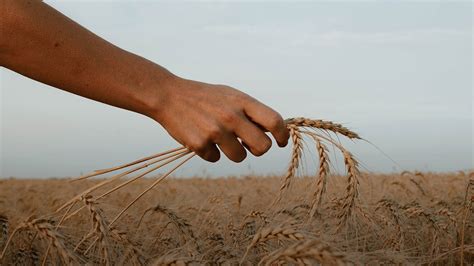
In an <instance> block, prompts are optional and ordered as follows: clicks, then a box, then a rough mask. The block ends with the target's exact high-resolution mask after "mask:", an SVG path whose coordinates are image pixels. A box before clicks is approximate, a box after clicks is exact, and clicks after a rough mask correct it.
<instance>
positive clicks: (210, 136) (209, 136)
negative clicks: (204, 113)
mask: <svg viewBox="0 0 474 266" xmlns="http://www.w3.org/2000/svg"><path fill="white" fill-rule="evenodd" d="M221 136H222V130H221V129H220V128H219V127H217V126H210V127H208V128H207V132H206V141H208V142H215V141H217V140H218V139H220V137H221Z"/></svg>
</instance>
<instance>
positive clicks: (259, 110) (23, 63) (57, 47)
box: [0, 0, 289, 162]
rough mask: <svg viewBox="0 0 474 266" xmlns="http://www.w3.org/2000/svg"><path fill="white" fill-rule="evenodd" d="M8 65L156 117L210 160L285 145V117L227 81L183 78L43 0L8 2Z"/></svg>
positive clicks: (3, 18)
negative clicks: (110, 40) (120, 45)
mask: <svg viewBox="0 0 474 266" xmlns="http://www.w3.org/2000/svg"><path fill="white" fill-rule="evenodd" d="M0 36H1V37H0V65H1V66H3V67H6V68H9V69H11V70H13V71H15V72H17V73H20V74H22V75H24V76H27V77H29V78H32V79H34V80H37V81H40V82H42V83H45V84H48V85H51V86H54V87H56V88H59V89H62V90H65V91H68V92H70V93H74V94H77V95H80V96H83V97H86V98H89V99H93V100H96V101H99V102H102V103H106V104H109V105H112V106H116V107H119V108H124V109H127V110H130V111H133V112H137V113H140V114H143V115H145V116H148V117H150V118H152V119H153V120H155V121H157V122H158V123H159V124H161V125H162V126H163V127H164V128H165V129H166V130H167V131H168V133H169V134H170V135H171V136H172V137H173V138H174V139H176V140H177V141H178V142H180V143H181V144H183V145H184V146H186V147H187V148H189V149H190V150H192V151H194V152H196V153H197V154H198V155H199V156H201V157H202V158H203V159H205V160H207V161H210V162H215V161H217V160H219V158H220V152H219V149H218V147H219V148H220V150H221V151H222V152H224V154H225V155H226V156H227V157H228V158H229V159H231V160H232V161H234V162H241V161H242V160H244V159H245V157H246V154H247V153H246V149H247V150H249V151H250V152H251V153H252V154H254V155H255V156H260V155H262V154H264V153H265V152H267V151H268V150H269V149H270V147H271V144H272V141H271V139H270V138H269V137H268V136H267V135H266V134H265V132H266V131H268V132H270V133H271V134H272V135H273V137H274V138H275V140H276V142H277V143H278V145H279V146H280V147H284V146H286V144H287V142H288V138H289V134H288V130H287V129H286V127H285V123H284V121H283V119H282V117H281V115H280V114H278V113H277V112H276V111H274V110H273V109H271V108H270V107H268V106H266V105H264V104H262V103H260V102H259V101H257V100H256V99H254V98H252V97H250V96H249V95H247V94H245V93H242V92H240V91H239V90H236V89H234V88H231V87H229V86H225V85H216V84H207V83H203V82H198V81H193V80H187V79H184V78H180V77H178V76H176V75H174V74H173V73H171V72H170V71H168V70H166V69H165V68H163V67H161V66H159V65H158V64H155V63H153V62H151V61H149V60H147V59H145V58H142V57H140V56H138V55H135V54H132V53H130V52H127V51H125V50H122V49H120V48H119V47H116V46H114V45H113V44H111V43H109V42H107V41H105V40H104V39H102V38H100V37H98V36H97V35H95V34H93V33H92V32H90V31H88V30H87V29H85V28H83V27H82V26H80V25H79V24H77V23H75V22H74V21H72V20H71V19H69V18H67V17H66V16H64V15H63V14H61V13H60V12H58V11H56V10H55V9H53V8H52V7H50V6H49V5H47V4H45V3H43V2H41V1H26V0H2V1H1V2H0Z"/></svg>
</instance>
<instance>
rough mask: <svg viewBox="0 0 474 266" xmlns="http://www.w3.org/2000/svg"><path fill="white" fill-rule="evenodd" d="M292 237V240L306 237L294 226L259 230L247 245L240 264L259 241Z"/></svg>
mask: <svg viewBox="0 0 474 266" xmlns="http://www.w3.org/2000/svg"><path fill="white" fill-rule="evenodd" d="M275 238H276V239H290V240H302V239H304V235H303V234H302V233H300V232H298V231H296V230H295V229H294V228H291V227H281V226H277V227H266V228H263V229H261V230H260V231H258V232H257V233H256V234H255V235H254V237H253V239H252V242H251V243H250V244H249V245H248V246H247V250H246V251H245V253H244V256H243V257H242V260H241V261H240V264H242V263H243V262H244V260H245V258H246V257H247V255H248V253H249V251H250V249H252V248H253V247H254V246H256V245H257V244H258V243H262V242H266V241H268V240H270V239H275Z"/></svg>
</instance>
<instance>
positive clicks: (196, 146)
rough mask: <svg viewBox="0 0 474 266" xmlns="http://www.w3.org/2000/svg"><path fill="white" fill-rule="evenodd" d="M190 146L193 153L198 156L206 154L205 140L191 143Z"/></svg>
mask: <svg viewBox="0 0 474 266" xmlns="http://www.w3.org/2000/svg"><path fill="white" fill-rule="evenodd" d="M188 146H189V148H190V149H191V150H192V151H195V152H196V153H198V154H204V152H205V151H206V148H207V142H206V141H204V140H196V141H193V142H191V143H190V144H189V145H188Z"/></svg>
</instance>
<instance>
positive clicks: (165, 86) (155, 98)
mask: <svg viewBox="0 0 474 266" xmlns="http://www.w3.org/2000/svg"><path fill="white" fill-rule="evenodd" d="M160 68H161V67H160ZM163 72H165V73H163ZM157 75H158V76H159V77H158V80H156V81H155V82H154V84H153V85H152V86H150V88H151V89H150V90H151V91H150V94H149V95H147V97H146V99H145V101H146V106H147V111H146V112H145V113H144V115H146V116H148V117H150V118H151V119H153V120H155V121H157V122H158V123H160V124H162V123H163V120H164V113H165V112H166V109H167V108H168V104H169V102H170V100H171V98H172V97H173V94H174V93H176V89H177V87H178V86H179V85H178V84H180V83H181V82H183V79H182V78H180V77H178V76H176V75H174V74H173V73H171V72H169V71H167V70H165V71H160V73H158V74H157Z"/></svg>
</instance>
